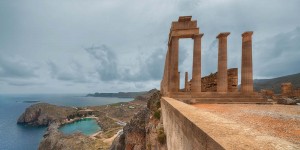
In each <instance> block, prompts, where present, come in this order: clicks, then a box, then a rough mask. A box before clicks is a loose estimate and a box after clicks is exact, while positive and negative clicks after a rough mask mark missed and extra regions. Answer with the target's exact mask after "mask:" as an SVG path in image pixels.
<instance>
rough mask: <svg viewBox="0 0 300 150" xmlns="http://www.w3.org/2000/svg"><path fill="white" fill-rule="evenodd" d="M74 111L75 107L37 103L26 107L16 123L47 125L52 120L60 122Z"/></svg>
mask: <svg viewBox="0 0 300 150" xmlns="http://www.w3.org/2000/svg"><path fill="white" fill-rule="evenodd" d="M74 112H76V109H75V108H71V107H63V106H56V105H51V104H47V103H38V104H34V105H31V106H30V107H28V108H26V110H25V112H24V113H23V114H22V115H21V116H20V117H19V119H18V122H17V123H19V124H26V125H31V126H48V125H49V124H50V123H52V122H58V123H60V122H62V121H63V120H65V119H67V116H69V115H70V114H73V113H74Z"/></svg>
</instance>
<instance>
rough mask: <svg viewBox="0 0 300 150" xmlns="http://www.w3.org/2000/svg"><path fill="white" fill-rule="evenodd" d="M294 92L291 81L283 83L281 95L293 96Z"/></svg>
mask: <svg viewBox="0 0 300 150" xmlns="http://www.w3.org/2000/svg"><path fill="white" fill-rule="evenodd" d="M292 94H293V85H292V83H290V82H287V83H282V84H281V95H282V96H287V97H289V96H292Z"/></svg>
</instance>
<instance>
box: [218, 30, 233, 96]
mask: <svg viewBox="0 0 300 150" xmlns="http://www.w3.org/2000/svg"><path fill="white" fill-rule="evenodd" d="M229 34H230V32H223V33H220V34H219V35H218V36H217V38H218V39H219V50H218V51H219V52H218V75H217V92H227V90H228V79H227V36H228V35H229Z"/></svg>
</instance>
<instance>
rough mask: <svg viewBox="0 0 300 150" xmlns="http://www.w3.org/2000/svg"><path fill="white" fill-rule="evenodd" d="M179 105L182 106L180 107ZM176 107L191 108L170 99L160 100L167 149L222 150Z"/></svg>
mask: <svg viewBox="0 0 300 150" xmlns="http://www.w3.org/2000/svg"><path fill="white" fill-rule="evenodd" d="M173 102H174V104H173ZM177 104H179V105H177ZM181 104H182V106H180V105H181ZM177 106H178V107H180V108H181V109H182V108H183V107H185V106H188V107H193V106H190V105H187V104H184V103H182V102H179V101H177V100H175V99H172V98H162V99H161V108H162V117H163V125H164V130H165V134H166V136H167V147H168V149H170V150H181V149H182V150H183V149H184V150H195V149H211V150H212V149H213V150H219V149H224V148H223V147H222V146H221V145H220V144H218V143H217V142H216V141H215V140H213V139H212V138H211V137H210V136H209V135H208V134H207V133H206V132H204V131H202V130H201V129H200V128H199V127H198V126H197V125H196V124H195V123H194V122H193V120H190V119H188V118H187V116H186V114H182V111H181V109H178V107H177Z"/></svg>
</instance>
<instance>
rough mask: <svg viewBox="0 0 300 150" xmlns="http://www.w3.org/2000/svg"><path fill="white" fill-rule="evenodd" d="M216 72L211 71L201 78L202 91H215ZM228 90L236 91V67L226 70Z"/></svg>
mask: <svg viewBox="0 0 300 150" xmlns="http://www.w3.org/2000/svg"><path fill="white" fill-rule="evenodd" d="M217 74H218V72H216V73H212V74H210V75H209V76H205V77H203V78H202V79H201V90H202V92H217V78H218V77H217V76H218V75H217ZM227 79H228V92H237V91H238V69H237V68H230V69H228V70H227Z"/></svg>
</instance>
